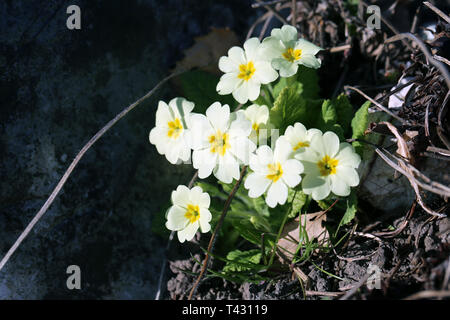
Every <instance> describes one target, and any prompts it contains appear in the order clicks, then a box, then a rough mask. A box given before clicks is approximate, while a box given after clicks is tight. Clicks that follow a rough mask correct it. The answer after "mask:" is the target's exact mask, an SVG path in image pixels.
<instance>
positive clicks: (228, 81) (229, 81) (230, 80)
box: [216, 73, 242, 95]
mask: <svg viewBox="0 0 450 320" xmlns="http://www.w3.org/2000/svg"><path fill="white" fill-rule="evenodd" d="M241 82H242V80H241V79H239V78H238V76H237V73H225V74H223V75H222V76H221V77H220V80H219V82H218V83H217V86H216V91H217V92H218V93H219V94H221V95H225V94H230V93H232V92H233V91H234V90H236V88H237V87H238V86H239V84H240V83H241Z"/></svg>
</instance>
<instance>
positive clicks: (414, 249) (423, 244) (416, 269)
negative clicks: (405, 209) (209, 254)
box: [166, 214, 450, 300]
mask: <svg viewBox="0 0 450 320" xmlns="http://www.w3.org/2000/svg"><path fill="white" fill-rule="evenodd" d="M429 220H430V219H429V216H427V215H426V214H419V215H418V216H417V217H416V218H413V219H411V221H410V222H409V224H408V226H407V227H406V228H405V229H404V230H403V232H402V233H401V234H400V235H398V236H396V237H393V238H391V239H383V240H382V241H381V244H380V245H379V246H378V243H377V241H375V240H367V239H366V238H362V237H354V238H353V239H351V240H350V241H349V242H348V244H347V246H346V248H345V249H344V250H341V251H343V252H339V256H340V257H338V255H337V254H334V253H330V254H326V255H322V256H316V257H314V259H313V262H314V264H316V265H317V266H318V267H320V268H321V269H323V270H325V271H327V272H329V273H332V274H333V275H335V276H337V277H340V278H342V279H343V280H339V279H336V278H334V277H330V276H328V275H327V274H325V273H324V272H322V271H321V270H319V269H318V268H317V267H315V266H314V265H312V264H308V265H304V266H301V267H300V269H301V270H302V271H303V272H304V273H305V274H306V275H307V276H308V278H309V280H308V283H307V284H306V288H305V291H306V295H305V294H304V292H303V290H302V287H301V285H300V283H299V281H298V280H297V279H296V278H295V276H294V274H293V273H292V272H288V273H284V274H280V275H279V276H278V277H277V278H275V279H274V280H273V281H270V282H267V281H265V282H261V283H258V284H254V283H248V282H246V283H243V284H236V283H232V282H228V281H226V280H224V279H221V278H209V279H206V280H204V281H203V282H202V283H201V284H200V285H199V287H198V289H197V292H196V296H195V299H213V300H214V299H217V300H221V299H244V300H260V299H261V300H272V299H307V300H316V299H324V298H328V299H329V298H330V297H329V296H326V294H331V295H333V296H332V297H331V298H336V297H340V296H342V293H343V291H345V290H348V289H349V288H350V287H352V286H354V285H356V284H357V283H358V281H359V280H360V279H361V278H363V277H364V276H365V275H366V273H367V270H368V268H369V266H370V265H376V266H378V267H379V268H380V272H381V273H380V287H379V289H377V288H373V289H369V288H368V287H367V285H366V283H364V285H362V286H361V287H360V288H359V290H358V291H357V293H356V294H355V295H353V296H352V299H402V298H405V297H407V296H409V295H412V294H414V293H416V292H418V291H422V290H441V289H442V287H443V283H444V277H445V274H446V270H447V269H448V268H449V265H448V263H449V259H448V258H449V255H450V219H448V218H445V219H435V220H432V221H429ZM402 221H403V218H397V219H395V220H393V221H391V223H392V225H393V226H398V225H399V224H400V223H401V222H402ZM387 222H389V221H387ZM376 231H377V230H376V229H374V230H371V232H376ZM194 248H195V247H194V246H193V247H191V249H192V250H194ZM341 255H344V257H342V256H341ZM194 258H195V259H196V260H197V261H201V259H203V255H202V254H200V253H196V254H194ZM352 258H354V259H360V260H357V261H349V260H351V259H352ZM170 270H171V272H172V277H171V278H170V279H169V281H168V283H167V290H168V293H167V294H166V298H170V299H186V298H187V295H188V294H189V291H190V290H191V288H192V284H193V283H194V281H195V279H196V276H195V275H189V274H187V273H185V272H183V271H182V270H189V271H192V272H193V273H197V272H199V271H200V265H199V264H197V263H196V262H195V260H194V259H190V258H188V259H179V260H173V261H171V262H170ZM314 292H316V293H314Z"/></svg>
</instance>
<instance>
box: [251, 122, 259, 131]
mask: <svg viewBox="0 0 450 320" xmlns="http://www.w3.org/2000/svg"><path fill="white" fill-rule="evenodd" d="M252 129H253V130H255V131H256V132H258V130H259V125H258V124H257V123H256V122H255V123H253V124H252Z"/></svg>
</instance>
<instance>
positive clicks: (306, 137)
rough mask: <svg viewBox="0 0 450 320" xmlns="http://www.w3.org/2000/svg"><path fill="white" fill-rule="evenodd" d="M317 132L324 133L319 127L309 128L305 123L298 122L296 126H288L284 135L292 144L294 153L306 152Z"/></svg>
mask: <svg viewBox="0 0 450 320" xmlns="http://www.w3.org/2000/svg"><path fill="white" fill-rule="evenodd" d="M315 134H322V131H320V130H319V129H315V128H312V129H309V130H307V129H306V128H305V126H304V125H303V124H301V123H300V122H296V123H295V124H294V126H288V127H287V128H286V131H285V132H284V137H285V138H286V140H287V141H288V142H289V143H290V144H291V148H292V149H291V151H292V155H295V154H297V153H301V152H304V151H305V150H306V148H307V147H309V146H310V145H311V139H312V137H313V136H314V135H315Z"/></svg>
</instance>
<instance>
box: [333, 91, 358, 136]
mask: <svg viewBox="0 0 450 320" xmlns="http://www.w3.org/2000/svg"><path fill="white" fill-rule="evenodd" d="M333 101H334V105H335V109H336V115H337V122H338V123H339V124H340V125H341V127H342V129H343V130H344V135H345V136H346V137H350V136H351V123H352V119H353V115H354V113H353V106H352V105H351V103H350V101H349V100H348V98H347V96H346V95H345V94H344V93H342V94H340V95H339V96H338V97H337V98H336V99H334V100H333Z"/></svg>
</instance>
